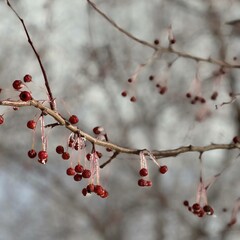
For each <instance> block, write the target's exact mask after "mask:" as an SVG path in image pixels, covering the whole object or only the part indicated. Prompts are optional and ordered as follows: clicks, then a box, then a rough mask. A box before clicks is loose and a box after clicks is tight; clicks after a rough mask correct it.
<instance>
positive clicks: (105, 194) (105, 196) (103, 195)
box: [100, 190, 109, 198]
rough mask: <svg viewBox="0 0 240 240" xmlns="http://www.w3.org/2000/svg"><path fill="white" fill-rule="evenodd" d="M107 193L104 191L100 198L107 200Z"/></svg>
mask: <svg viewBox="0 0 240 240" xmlns="http://www.w3.org/2000/svg"><path fill="white" fill-rule="evenodd" d="M108 195H109V194H108V191H107V190H104V193H103V194H102V195H101V196H100V197H101V198H107V197H108Z"/></svg>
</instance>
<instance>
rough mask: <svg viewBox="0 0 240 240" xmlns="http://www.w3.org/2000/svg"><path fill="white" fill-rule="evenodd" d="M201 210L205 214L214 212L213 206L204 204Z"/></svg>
mask: <svg viewBox="0 0 240 240" xmlns="http://www.w3.org/2000/svg"><path fill="white" fill-rule="evenodd" d="M203 211H204V212H205V213H206V214H207V215H213V213H214V210H213V208H212V207H211V206H209V205H205V206H204V207H203Z"/></svg>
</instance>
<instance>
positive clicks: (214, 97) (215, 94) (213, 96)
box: [211, 92, 218, 100]
mask: <svg viewBox="0 0 240 240" xmlns="http://www.w3.org/2000/svg"><path fill="white" fill-rule="evenodd" d="M217 97H218V92H213V94H212V96H211V99H212V100H216V99H217Z"/></svg>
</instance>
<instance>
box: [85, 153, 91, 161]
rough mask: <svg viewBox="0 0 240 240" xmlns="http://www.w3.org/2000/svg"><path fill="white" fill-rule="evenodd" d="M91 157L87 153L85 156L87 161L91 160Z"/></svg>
mask: <svg viewBox="0 0 240 240" xmlns="http://www.w3.org/2000/svg"><path fill="white" fill-rule="evenodd" d="M91 157H92V154H91V153H88V154H87V155H86V158H87V160H88V161H90V160H91Z"/></svg>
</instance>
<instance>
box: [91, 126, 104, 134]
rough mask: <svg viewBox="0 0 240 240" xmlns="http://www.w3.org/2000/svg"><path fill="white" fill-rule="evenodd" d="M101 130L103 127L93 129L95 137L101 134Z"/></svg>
mask: <svg viewBox="0 0 240 240" xmlns="http://www.w3.org/2000/svg"><path fill="white" fill-rule="evenodd" d="M103 130H104V129H103V127H99V126H97V127H95V128H93V132H94V133H95V134H96V135H98V134H100V133H101V132H103Z"/></svg>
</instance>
